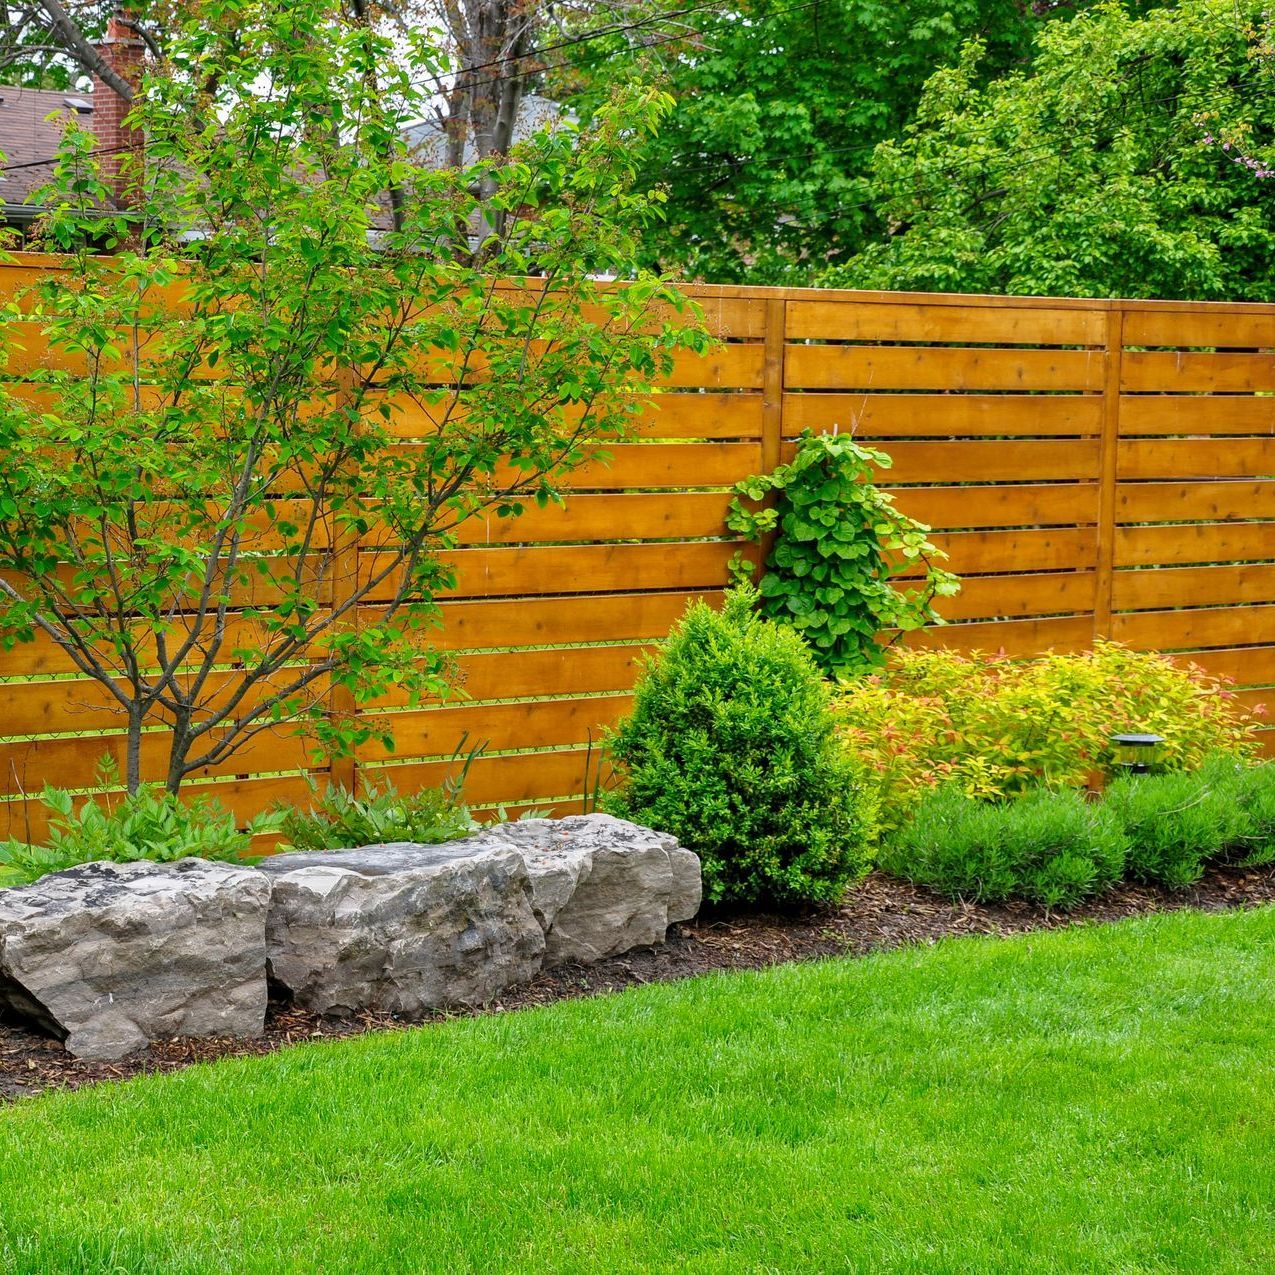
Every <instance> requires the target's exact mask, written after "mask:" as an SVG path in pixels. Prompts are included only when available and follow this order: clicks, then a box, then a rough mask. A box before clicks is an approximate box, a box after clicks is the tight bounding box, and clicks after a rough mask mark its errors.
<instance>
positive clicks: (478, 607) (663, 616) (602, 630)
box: [431, 592, 722, 651]
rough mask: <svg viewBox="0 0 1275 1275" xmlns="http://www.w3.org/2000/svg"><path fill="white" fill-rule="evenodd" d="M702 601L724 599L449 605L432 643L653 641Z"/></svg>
mask: <svg viewBox="0 0 1275 1275" xmlns="http://www.w3.org/2000/svg"><path fill="white" fill-rule="evenodd" d="M698 597H703V598H704V600H705V601H707V602H709V603H710V605H713V604H715V605H720V604H721V598H722V595H721V593H720V592H710V593H704V594H694V593H633V594H607V595H605V596H603V597H568V598H530V599H527V600H515V601H498V602H446V603H444V604H443V607H442V611H443V627H442V628H441V629H440V630H439V631H438V632H437V633H436V634H431V644H433V645H437V646H438V647H439V648H440V649H442V650H453V651H455V650H479V649H482V648H485V647H502V648H505V647H518V646H555V645H567V644H570V643H579V642H631V641H638V640H651V639H655V638H662V637H664V636H665V635H666V634H667V633H668V631H669V629H670V628H671V627H672V626H673V624H674V623H676V621H677V620H679V619H680V618H681V616H682V614H683V613H684V612H685V610H686V607H687V605H688V603H690V602H692V601H694V600H695V599H696V598H698Z"/></svg>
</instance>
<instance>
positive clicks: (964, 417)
mask: <svg viewBox="0 0 1275 1275" xmlns="http://www.w3.org/2000/svg"><path fill="white" fill-rule="evenodd" d="M833 426H838V427H839V428H840V430H841V431H842V432H843V433H845V432H850V431H853V432H854V433H855V435H857V436H860V437H863V438H875V437H880V438H960V437H988V436H991V437H1001V436H1003V437H1010V438H1015V437H1028V438H1029V437H1033V436H1039V437H1049V436H1051V435H1052V436H1073V435H1076V436H1078V435H1091V434H1097V433H1099V432H1100V430H1101V429H1102V400H1101V399H1100V398H1099V397H1098V396H1097V395H1093V394H1083V395H1082V394H871V393H866V394H865V393H859V394H856V393H853V392H845V393H841V394H824V393H819V392H803V393H789V394H785V395H784V435H785V437H788V438H795V437H796V436H797V435H798V434H800V433H801V432H802V431H803V430H807V429H809V430H812V431H814V432H815V433H824V434H826V433H827V432H828V431H829V430H830V429H832V428H833Z"/></svg>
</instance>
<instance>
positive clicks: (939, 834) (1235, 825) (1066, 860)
mask: <svg viewBox="0 0 1275 1275" xmlns="http://www.w3.org/2000/svg"><path fill="white" fill-rule="evenodd" d="M1272 858H1275V763H1271V762H1267V763H1265V764H1262V765H1249V764H1247V763H1245V762H1243V761H1242V760H1239V759H1237V758H1235V757H1233V756H1230V755H1228V754H1225V753H1214V754H1211V755H1210V756H1209V757H1207V758H1206V759H1205V761H1204V763H1203V764H1202V765H1201V766H1200V767H1198V768H1197V769H1195V770H1190V771H1168V772H1165V773H1162V774H1125V775H1121V776H1120V777H1118V778H1117V779H1115V780H1114V781H1113V782H1112V783H1111V785H1110V786H1109V787H1108V788H1107V789H1106V791H1105V792H1104V793H1103V794H1102V795H1101V797H1099V798H1098V799H1096V800H1094V801H1092V802H1090V801H1086V800H1085V798H1084V797H1083V796H1082V795H1081V794H1080V793H1078V792H1076V791H1075V790H1074V789H1069V788H1063V789H1058V790H1054V789H1049V788H1045V787H1037V788H1033V789H1030V790H1028V791H1027V792H1026V793H1024V794H1022V795H1020V796H1017V797H1013V798H999V799H994V800H989V799H986V798H982V797H978V796H972V795H970V794H969V793H968V792H966V791H965V790H964V789H962V788H961V787H960V786H958V785H956V784H952V783H949V784H945V785H943V786H942V787H940V788H937V789H933V790H931V791H929V792H927V793H926V794H925V795H924V796H923V797H922V798H921V799H920V801H919V802H918V804H917V805H916V806H915V807H914V809H913V810H912V811H911V813H910V814H909V815H908V816H907V817H906V818H905V819H904V822H903V823H902V825H901V826H900V827H899V828H897V829H894V830H893V831H892V832H891V833H890V834H889V835H887V836H886V838H885V839H884V842H883V845H882V847H881V849H880V851H879V854H878V863H879V865H880V866H881V867H882V868H883V869H884V870H885V871H887V872H890V873H892V874H894V875H895V876H899V877H902V878H904V879H906V880H909V881H913V882H915V883H917V884H920V885H925V886H928V887H929V888H930V889H933V890H936V891H937V892H938V893H940V894H943V895H945V896H947V897H948V898H955V899H969V900H973V901H976V902H996V901H999V900H1003V899H1008V898H1021V899H1028V900H1030V901H1031V902H1034V903H1038V904H1042V905H1044V906H1045V907H1064V908H1065V907H1074V906H1075V905H1076V904H1078V903H1080V902H1081V901H1082V900H1083V899H1084V898H1086V897H1087V896H1089V895H1092V894H1096V893H1100V892H1101V891H1103V890H1105V889H1107V888H1109V887H1110V886H1112V885H1113V884H1115V882H1116V881H1118V880H1119V879H1120V878H1121V877H1122V876H1126V877H1128V878H1129V879H1130V880H1133V881H1140V882H1145V883H1148V884H1153V885H1160V886H1167V887H1169V888H1170V889H1180V888H1181V887H1183V886H1187V885H1191V884H1193V883H1194V882H1196V881H1198V880H1199V879H1200V878H1201V877H1202V876H1203V875H1204V871H1205V869H1206V867H1207V866H1208V865H1209V864H1210V863H1217V862H1234V863H1242V864H1247V865H1250V866H1252V865H1258V864H1263V863H1269V862H1270V861H1271V860H1272Z"/></svg>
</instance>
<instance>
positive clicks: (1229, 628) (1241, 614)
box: [1111, 605, 1275, 651]
mask: <svg viewBox="0 0 1275 1275" xmlns="http://www.w3.org/2000/svg"><path fill="white" fill-rule="evenodd" d="M1272 634H1275V605H1266V606H1244V607H1202V608H1200V609H1199V610H1194V611H1137V612H1131V613H1129V614H1127V615H1117V616H1113V617H1112V620H1111V636H1112V637H1113V638H1115V639H1116V641H1117V642H1126V643H1128V644H1129V645H1130V646H1136V647H1139V648H1141V649H1143V650H1150V651H1155V650H1166V651H1191V650H1198V649H1203V648H1206V647H1210V646H1226V647H1231V646H1239V645H1241V644H1244V643H1249V642H1252V643H1258V642H1266V641H1269V640H1270V637H1271V635H1272Z"/></svg>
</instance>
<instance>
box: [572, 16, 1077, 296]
mask: <svg viewBox="0 0 1275 1275" xmlns="http://www.w3.org/2000/svg"><path fill="white" fill-rule="evenodd" d="M663 2H664V4H665V7H666V9H667V10H670V11H674V12H680V13H681V14H682V16H681V19H680V20H681V21H683V22H685V23H687V24H691V25H693V29H694V32H695V36H694V38H691V37H690V36H689V35H688V36H686V37H684V38H676V39H655V38H646V39H644V40H638V39H636V38H635V37H634V35H633V34H632V33H625V32H621V33H616V34H613V35H611V36H609V37H607V39H606V40H594V41H591V42H590V43H588V44H582V45H579V46H576V47H575V48H574V49H573V50H572V51H571V52H572V55H573V68H572V70H571V71H565V70H564V71H558V72H556V73H554V74H555V75H556V76H557V80H556V81H555V79H554V78H553V75H551V76H550V78H549V80H548V82H549V84H550V85H551V86H555V85H556V87H551V91H552V92H554V93H555V95H556V94H557V93H559V92H560V93H562V94H563V95H564V96H565V97H566V99H567V100H568V101H569V102H570V104H571V105H572V107H573V108H574V109H576V110H577V111H579V112H580V113H581V115H582V116H585V117H587V116H588V113H589V111H590V109H591V108H592V106H593V105H594V104H595V103H600V102H602V101H605V98H606V93H607V91H608V85H609V84H611V83H612V82H613V81H614V80H615V78H616V76H617V75H624V74H626V73H627V74H633V75H637V76H639V77H649V76H650V75H652V74H654V73H656V72H658V73H659V74H661V75H662V76H663V77H664V78H663V79H662V81H661V82H662V83H664V84H665V85H666V86H667V88H668V91H669V92H670V93H671V94H672V95H673V96H674V97H675V98H676V99H677V106H676V108H675V110H674V111H673V113H672V115H671V116H670V117H669V119H668V121H667V122H666V123H665V125H664V127H663V128H662V129H661V132H660V137H659V139H658V141H657V144H656V146H655V147H654V149H653V150H652V154H651V173H652V176H653V177H655V178H657V179H658V180H659V181H661V182H663V183H665V184H666V186H667V190H668V218H667V220H666V222H665V223H664V224H663V225H662V226H661V227H660V228H658V229H657V230H655V231H653V232H652V234H651V235H649V236H648V237H647V240H646V245H647V257H646V261H647V263H648V264H657V263H658V265H659V266H661V267H663V268H670V269H676V270H677V271H678V272H680V273H682V274H684V275H685V276H687V277H691V278H700V279H707V280H711V281H715V282H753V283H781V282H797V283H810V282H813V279H814V276H815V274H816V273H817V272H818V271H820V270H822V269H824V268H825V267H826V266H827V265H828V264H829V263H831V262H841V261H844V260H845V259H846V258H847V257H849V256H851V255H853V254H854V253H856V252H858V251H859V250H860V249H861V248H862V247H863V246H864V245H865V244H866V243H868V242H871V241H872V240H873V239H874V238H876V237H877V236H879V235H880V234H881V233H882V231H883V224H882V220H881V218H880V216H879V214H878V213H877V211H876V210H875V209H874V208H873V206H872V204H871V203H870V202H869V193H870V191H869V186H868V183H867V181H866V175H867V172H868V167H869V164H870V162H871V159H872V151H873V148H874V147H875V146H876V145H877V144H878V143H880V142H881V141H883V140H885V139H888V138H892V137H896V136H899V135H900V134H901V133H902V131H903V129H904V126H905V125H906V124H907V123H908V122H909V121H910V120H911V118H912V116H913V112H914V111H915V109H916V105H917V102H918V101H919V99H920V96H921V91H922V88H923V86H924V84H925V81H926V80H927V79H928V78H929V77H930V75H931V74H933V72H934V71H935V69H936V68H938V67H941V66H943V65H945V64H946V63H948V62H950V61H953V60H954V59H955V58H956V57H957V55H958V54H959V51H960V49H961V47H962V45H963V44H964V43H965V42H966V41H967V40H968V39H970V38H971V37H973V36H978V37H979V38H981V39H982V40H983V42H984V47H985V51H986V55H985V57H984V59H983V61H982V62H981V63H980V64H979V66H978V68H977V76H978V82H980V83H981V82H982V81H983V80H984V79H986V78H990V77H992V76H994V75H996V74H997V73H999V72H1001V71H1004V70H1006V69H1008V68H1011V67H1013V66H1016V65H1018V64H1020V63H1021V62H1023V61H1025V60H1026V59H1027V58H1028V57H1029V55H1030V52H1031V42H1032V36H1033V34H1034V32H1035V31H1036V30H1037V29H1039V28H1040V27H1041V26H1042V25H1043V24H1044V23H1045V22H1046V20H1047V19H1049V18H1051V17H1056V16H1058V15H1060V14H1061V15H1070V13H1071V12H1072V9H1071V7H1070V6H1058V5H1049V4H1036V5H1033V4H1030V3H1028V2H1027V0H912V2H911V3H908V4H899V3H894V2H892V0H743V2H742V3H735V4H728V5H727V4H703V3H701V4H699V5H694V7H692V8H689V9H688V8H686V4H685V3H679V0H663ZM693 2H694V0H687V3H691V4H693ZM595 25H596V20H595ZM646 34H647V35H648V37H649V34H650V33H649V32H646Z"/></svg>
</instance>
